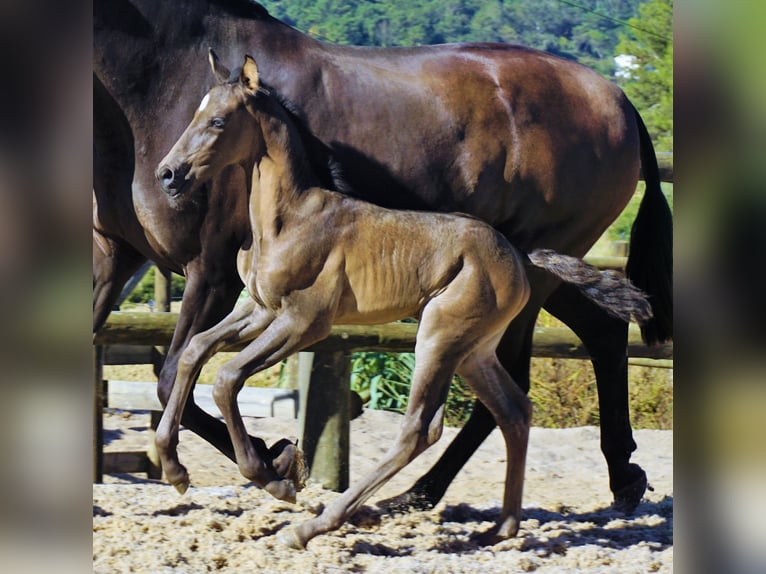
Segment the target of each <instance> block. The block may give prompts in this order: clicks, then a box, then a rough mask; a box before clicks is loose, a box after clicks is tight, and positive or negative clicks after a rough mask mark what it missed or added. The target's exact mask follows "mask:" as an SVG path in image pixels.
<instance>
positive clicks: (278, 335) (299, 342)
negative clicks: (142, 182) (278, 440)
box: [173, 305, 330, 502]
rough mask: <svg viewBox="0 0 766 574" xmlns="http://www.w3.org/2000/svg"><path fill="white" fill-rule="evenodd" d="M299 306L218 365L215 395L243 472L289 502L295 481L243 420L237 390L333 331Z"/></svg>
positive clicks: (274, 321)
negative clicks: (261, 449) (268, 456)
mask: <svg viewBox="0 0 766 574" xmlns="http://www.w3.org/2000/svg"><path fill="white" fill-rule="evenodd" d="M298 309H299V311H296V312H295V314H290V313H289V312H288V311H284V312H282V313H280V315H279V316H277V317H276V318H275V319H274V320H273V321H270V322H269V324H268V325H267V326H266V327H265V329H263V331H262V332H261V333H260V334H259V335H258V336H257V337H256V338H255V340H253V341H251V342H250V344H248V346H247V347H245V349H243V350H242V351H240V352H239V353H238V354H237V355H236V356H235V357H234V358H233V359H231V360H230V361H228V362H227V363H226V364H224V365H223V366H222V367H221V368H219V369H218V373H217V375H216V379H215V386H214V387H213V398H214V399H215V402H216V405H218V408H219V409H220V410H221V413H222V414H223V417H224V420H225V421H226V426H227V427H228V429H229V433H230V434H231V440H232V443H233V445H234V453H235V455H236V460H237V465H238V466H239V470H240V472H241V473H242V475H243V476H245V477H246V478H248V479H250V480H252V481H253V482H255V484H257V485H258V486H260V487H261V488H263V489H264V490H266V491H267V492H268V493H270V494H271V495H272V496H274V497H275V498H278V499H280V500H287V501H289V502H295V484H294V482H293V481H292V480H291V479H285V478H283V477H282V476H280V475H279V474H278V473H277V472H276V470H275V469H274V467H273V466H271V465H269V464H266V463H265V462H264V460H263V457H262V456H261V455H260V453H258V452H257V449H256V448H255V447H254V445H253V442H252V441H251V440H250V437H249V436H248V434H247V429H246V428H245V425H244V423H243V421H242V416H241V415H240V412H239V407H238V405H237V394H238V393H239V391H240V390H241V389H242V385H244V383H245V380H246V379H247V378H248V377H249V376H251V375H252V374H254V373H256V372H258V371H261V370H263V369H267V368H269V367H271V366H272V365H275V364H277V363H278V362H279V361H281V360H283V359H284V358H286V357H288V356H289V355H291V354H293V353H295V352H297V351H299V350H301V349H303V348H305V347H307V346H308V345H310V344H311V343H314V342H316V341H318V340H321V339H323V338H325V337H326V336H327V335H328V334H329V332H330V324H329V323H325V322H323V321H312V320H311V319H310V318H309V316H308V313H307V312H306V313H303V312H302V311H301V310H300V309H301V306H300V305H299V306H298ZM302 314H303V316H301V315H302ZM185 355H186V353H184V356H185ZM173 392H175V389H173ZM267 462H268V461H267Z"/></svg>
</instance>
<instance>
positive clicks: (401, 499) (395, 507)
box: [377, 488, 436, 512]
mask: <svg viewBox="0 0 766 574" xmlns="http://www.w3.org/2000/svg"><path fill="white" fill-rule="evenodd" d="M377 506H378V508H380V509H381V510H385V511H386V512H410V511H412V510H432V509H433V508H434V506H436V503H435V502H434V501H433V500H431V498H430V497H429V496H428V495H427V494H426V493H425V492H421V491H419V490H416V489H414V488H413V489H411V490H408V491H407V492H403V493H402V494H399V495H398V496H392V497H391V498H386V499H385V500H381V501H379V502H378V504H377Z"/></svg>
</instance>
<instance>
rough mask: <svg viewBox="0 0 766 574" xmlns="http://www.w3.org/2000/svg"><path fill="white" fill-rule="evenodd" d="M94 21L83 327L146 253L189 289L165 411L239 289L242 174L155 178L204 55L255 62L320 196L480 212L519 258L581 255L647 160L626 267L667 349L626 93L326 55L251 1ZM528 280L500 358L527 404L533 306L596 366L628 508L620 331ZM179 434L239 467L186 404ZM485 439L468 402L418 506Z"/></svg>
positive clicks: (506, 60) (666, 225)
mask: <svg viewBox="0 0 766 574" xmlns="http://www.w3.org/2000/svg"><path fill="white" fill-rule="evenodd" d="M94 20H95V34H94V39H95V53H94V192H95V203H97V206H98V209H97V210H95V209H94V328H98V326H100V324H102V323H103V320H104V319H105V318H106V316H107V314H108V312H109V309H110V308H111V305H112V303H113V301H114V300H115V299H116V297H117V296H118V294H119V291H120V289H121V287H122V284H123V283H124V282H125V280H126V279H127V277H128V276H129V275H130V274H131V273H132V272H133V271H134V270H135V269H136V268H137V267H138V266H140V264H141V263H142V261H143V260H144V259H145V258H150V259H153V260H154V261H156V262H158V263H159V264H160V265H162V266H165V267H167V268H170V269H172V270H174V271H177V272H182V273H184V274H185V275H186V277H187V288H186V291H185V294H184V305H183V309H182V312H181V316H180V317H179V323H178V326H177V329H176V332H175V334H174V337H173V341H172V343H171V346H170V348H169V351H168V356H167V359H166V363H165V365H164V367H163V371H162V373H161V375H160V382H159V386H158V390H159V395H160V398H161V400H162V401H163V403H164V402H166V401H167V399H168V397H169V395H170V392H171V388H172V384H173V380H174V378H175V373H176V368H177V361H178V357H179V356H180V352H181V351H182V350H183V349H184V348H185V347H186V345H187V344H188V342H189V340H190V338H191V336H193V335H194V334H195V333H197V332H199V331H201V330H203V329H205V328H207V327H210V326H211V325H213V324H215V323H216V322H217V321H219V320H220V319H221V318H222V317H223V316H225V314H226V313H227V312H228V311H229V310H230V309H231V308H232V306H233V305H234V301H235V300H236V297H237V295H238V293H239V291H240V290H241V286H242V283H241V281H240V280H239V277H238V276H237V273H236V266H235V257H236V253H237V249H238V248H239V247H240V245H241V244H242V241H243V240H244V237H245V235H246V233H247V230H248V223H247V209H246V203H245V190H246V187H245V179H244V175H243V173H242V171H241V170H240V169H238V168H232V169H230V170H228V171H227V172H224V173H222V174H220V175H219V176H218V177H217V178H215V179H214V180H213V181H211V183H210V185H209V188H210V189H209V190H208V192H207V193H206V194H198V195H197V196H195V197H175V196H174V193H175V190H174V188H173V185H172V180H171V181H170V182H166V183H168V185H167V186H166V188H167V192H168V194H167V195H165V194H162V193H161V192H158V189H157V184H156V181H155V180H154V175H153V172H154V167H155V166H156V165H157V162H158V161H159V159H160V158H161V157H162V155H163V154H164V153H165V152H166V151H167V150H168V149H169V148H170V147H171V145H172V142H173V141H174V140H175V139H176V138H177V137H178V135H179V134H180V133H181V131H182V130H183V127H184V125H185V123H186V121H187V119H188V117H190V116H191V114H192V112H193V111H194V109H195V108H196V106H197V105H198V103H199V99H200V98H201V96H202V94H203V93H205V91H206V90H207V89H208V88H209V87H210V83H209V80H208V77H209V76H208V74H207V70H206V69H205V68H204V63H203V62H204V53H205V50H206V49H207V47H208V46H210V45H214V46H217V47H220V48H221V49H222V50H223V56H224V57H234V56H235V55H236V56H237V57H239V55H240V54H241V53H242V52H248V53H250V54H253V55H254V56H255V57H256V58H257V59H259V60H260V61H262V62H263V64H262V68H261V74H262V77H263V78H264V80H265V81H266V82H267V83H268V84H270V85H271V86H273V87H274V88H275V89H277V90H278V91H279V92H280V93H281V94H282V96H283V97H284V98H286V99H287V100H289V101H290V102H291V109H292V110H293V111H294V112H295V113H296V115H297V117H298V118H299V119H300V120H301V122H302V123H303V124H304V125H305V127H306V128H307V131H310V132H311V134H313V135H312V137H311V139H310V141H307V146H308V150H307V151H308V154H309V158H310V159H311V163H312V168H313V169H314V170H315V172H316V173H317V174H318V177H319V179H320V181H321V183H322V184H323V185H325V186H326V187H331V188H335V189H339V190H340V191H342V192H344V193H350V194H352V195H358V196H360V197H364V198H366V199H369V200H371V201H374V202H376V203H380V204H381V205H387V206H390V207H409V208H418V209H432V210H438V211H453V210H459V211H463V212H467V213H471V214H473V215H476V216H478V217H481V218H482V219H484V220H486V221H487V222H488V223H491V224H492V225H494V226H495V227H496V228H497V229H499V230H501V231H502V233H503V234H504V235H505V236H506V237H508V238H509V239H510V240H511V241H512V242H513V243H514V244H515V245H518V246H519V247H521V248H523V249H525V250H531V249H533V248H535V247H548V248H554V249H557V250H559V251H562V252H565V253H569V254H572V255H577V256H581V255H583V254H584V253H585V252H586V251H587V249H588V248H589V247H590V246H591V245H592V244H593V242H594V241H595V240H596V238H597V237H598V236H599V235H600V234H601V232H602V231H603V230H604V229H605V228H606V227H607V225H608V224H609V223H610V222H611V221H612V220H613V219H614V218H615V217H616V215H617V214H618V213H619V211H620V209H621V208H622V206H624V205H625V203H626V202H627V201H628V199H629V197H630V196H631V195H632V194H633V192H634V189H635V184H636V179H637V176H638V171H639V156H642V157H643V168H644V172H645V177H646V179H647V182H648V186H647V193H646V195H645V199H644V201H643V204H642V209H641V212H640V216H639V218H638V220H637V223H636V228H635V229H634V233H633V239H632V241H633V247H632V249H631V263H630V265H629V269H628V272H629V274H630V275H631V276H632V277H633V278H634V280H635V282H636V283H637V284H638V285H639V286H640V287H641V288H643V289H644V290H645V291H647V292H648V293H649V295H650V296H651V297H652V303H653V305H654V307H655V317H656V318H657V322H656V323H654V324H653V326H652V325H650V330H649V340H650V341H651V340H658V339H660V340H661V339H664V338H667V337H669V336H670V327H669V321H670V288H669V285H670V249H671V248H670V241H671V230H670V218H669V210H668V208H667V205H666V204H665V203H664V198H662V195H661V193H660V191H659V185H658V178H657V173H656V162H655V161H654V159H653V153H652V152H651V143H650V142H649V141H648V138H647V136H646V133H645V131H644V130H643V127H642V124H641V122H640V118H638V115H637V114H636V113H635V111H634V110H633V108H632V106H631V105H630V103H629V102H628V101H627V100H626V99H625V97H624V96H623V95H622V93H621V92H620V91H619V90H618V89H617V88H615V87H614V86H612V85H611V84H609V83H608V82H606V81H605V80H603V79H602V78H600V77H599V76H598V75H596V74H595V73H593V72H592V71H589V70H587V69H585V68H583V67H581V66H578V65H577V64H574V63H572V62H566V61H563V60H560V59H557V58H555V57H553V56H550V55H546V54H542V53H540V52H535V51H532V50H527V49H524V48H520V47H514V46H506V45H498V44H493V45H484V44H482V45H446V46H433V47H422V48H411V49H369V48H355V47H341V46H335V45H332V44H326V43H322V42H318V41H315V40H313V39H311V38H309V37H308V36H306V35H304V34H301V33H299V32H298V31H296V30H293V29H291V28H289V27H287V26H285V25H283V24H282V23H280V22H278V21H276V20H274V19H273V18H271V17H270V16H268V15H267V14H265V11H263V10H262V9H261V8H260V7H259V6H258V5H257V4H255V3H251V2H246V1H245V0H230V1H220V2H207V1H205V0H191V1H189V2H183V3H180V2H149V1H142V0H131V1H128V0H112V1H110V2H105V1H102V2H97V3H96V5H95V6H94ZM337 176H341V178H339V177H337ZM340 179H342V180H343V183H342V184H341V182H340ZM232 190H239V193H235V192H234V191H232ZM222 214H226V217H225V218H221V215H222ZM637 256H640V257H639V258H637ZM529 280H530V283H531V284H532V287H533V290H532V297H531V299H530V301H529V303H528V304H527V306H526V308H525V309H524V311H523V312H522V313H521V314H520V315H519V317H517V319H516V320H515V321H514V322H513V324H512V325H511V327H510V329H509V330H508V333H507V335H506V337H505V338H504V340H503V341H501V344H500V347H499V349H498V354H499V356H500V359H501V362H502V363H503V365H504V366H505V367H506V369H507V370H509V372H511V374H512V375H513V377H514V379H515V380H516V381H517V383H518V384H519V385H520V386H521V387H522V388H523V389H525V390H526V389H528V387H529V379H528V377H529V374H528V367H529V356H530V352H531V339H532V332H533V326H534V320H535V318H536V316H537V313H538V310H539V308H540V306H541V305H543V303H545V304H546V306H547V308H548V309H549V310H551V311H552V312H553V313H554V314H556V315H557V316H559V317H560V318H561V319H563V320H564V321H565V322H566V323H567V324H569V325H570V326H571V327H572V328H573V329H574V330H575V331H576V332H577V334H578V335H579V336H580V337H581V338H582V339H583V341H584V342H585V344H586V346H587V347H588V349H589V351H590V353H591V356H592V357H593V359H594V367H595V370H596V377H597V382H598V391H599V401H600V405H601V428H602V450H603V451H604V454H605V456H606V459H607V463H608V467H609V473H610V480H611V488H612V490H613V491H614V492H615V498H616V500H617V501H618V502H620V503H622V504H625V505H626V508H629V507H631V506H634V505H635V503H637V502H638V500H639V499H640V496H641V494H642V493H643V488H644V487H645V483H646V479H645V476H644V474H643V471H641V469H640V468H638V467H637V466H636V465H631V464H630V463H629V460H630V454H631V452H632V451H633V450H634V449H635V443H634V442H633V439H632V436H631V429H630V423H629V420H628V405H627V397H628V394H627V357H626V353H625V349H626V340H627V324H626V323H624V322H623V321H621V320H618V319H615V318H613V317H611V316H609V315H607V314H605V313H603V312H602V311H600V310H598V309H597V308H596V307H595V306H594V305H592V304H591V303H590V302H588V301H587V300H586V299H585V298H583V297H582V296H581V295H580V294H579V292H578V291H577V290H576V289H573V288H571V287H569V286H566V285H564V286H561V287H559V288H557V285H558V282H557V281H556V280H555V279H553V278H551V277H549V276H546V275H544V274H541V273H536V272H532V273H530V277H529ZM183 422H184V424H185V425H186V426H187V427H189V428H190V429H192V430H194V432H196V433H197V434H199V435H200V436H203V437H204V438H205V439H206V440H208V441H210V442H211V443H212V444H214V445H215V446H216V447H217V448H219V449H220V450H221V451H222V452H224V453H225V454H227V455H228V456H229V457H231V458H233V456H234V452H233V449H232V445H231V442H230V440H229V437H228V434H227V432H226V429H225V427H224V426H223V425H222V424H220V423H219V422H218V421H216V420H215V419H214V418H212V417H210V416H208V415H206V414H205V413H204V412H203V411H202V410H201V409H198V408H197V407H196V406H195V405H193V403H192V402H190V403H189V405H188V406H187V409H186V410H185V412H184V419H183ZM493 427H494V421H493V419H492V417H491V416H490V415H489V413H488V411H486V409H484V408H483V406H482V405H481V404H477V407H476V411H475V416H472V418H471V421H470V422H469V423H468V424H467V426H466V428H465V431H464V432H462V433H461V434H460V435H459V439H458V440H457V441H456V442H455V443H454V444H455V446H454V448H450V449H449V450H448V451H447V453H446V454H445V456H444V457H443V458H442V459H441V461H440V463H439V464H438V465H437V466H436V467H435V468H434V470H433V471H432V472H431V473H429V475H427V476H426V477H424V479H423V480H422V481H420V483H419V484H418V485H417V487H416V489H415V490H416V491H417V493H418V496H419V497H420V498H421V499H422V503H423V504H424V505H429V504H433V503H434V502H435V501H436V500H438V499H439V497H440V496H441V494H442V493H443V491H444V489H446V487H447V485H448V484H449V482H450V480H451V478H452V476H454V474H455V473H456V472H457V470H458V469H459V468H460V467H461V466H462V464H463V463H464V462H465V460H467V458H468V457H469V456H470V454H471V453H472V452H473V451H474V450H475V448H476V447H477V446H478V444H480V443H481V441H482V440H483V438H484V437H485V436H486V435H487V434H488V433H489V432H490V430H491V429H492V428H493Z"/></svg>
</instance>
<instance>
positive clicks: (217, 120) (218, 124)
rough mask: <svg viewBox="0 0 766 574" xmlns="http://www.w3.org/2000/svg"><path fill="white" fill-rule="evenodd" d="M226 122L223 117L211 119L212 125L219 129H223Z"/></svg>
mask: <svg viewBox="0 0 766 574" xmlns="http://www.w3.org/2000/svg"><path fill="white" fill-rule="evenodd" d="M225 123H226V122H225V121H224V119H223V118H213V119H212V120H210V126H211V127H214V128H218V129H221V128H222V127H223V126H224V124H225Z"/></svg>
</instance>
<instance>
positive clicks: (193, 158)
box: [155, 50, 263, 197]
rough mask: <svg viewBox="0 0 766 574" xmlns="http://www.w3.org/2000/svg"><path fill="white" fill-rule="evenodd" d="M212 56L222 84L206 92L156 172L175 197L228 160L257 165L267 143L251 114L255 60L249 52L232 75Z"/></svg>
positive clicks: (212, 174) (255, 87)
mask: <svg viewBox="0 0 766 574" xmlns="http://www.w3.org/2000/svg"><path fill="white" fill-rule="evenodd" d="M209 60H210V66H211V68H212V69H213V73H214V74H215V76H216V78H217V79H218V85H216V86H215V87H213V88H212V89H211V90H210V91H209V92H208V93H207V94H205V97H204V98H202V102H201V103H200V105H199V108H198V109H197V111H196V112H195V113H194V117H193V118H192V121H191V123H190V124H189V125H188V126H187V128H186V130H184V133H183V134H181V137H180V138H179V139H178V141H177V142H176V143H175V145H174V146H173V148H172V149H171V150H170V151H169V152H168V154H167V155H166V156H165V157H164V158H163V160H162V161H161V162H160V165H159V167H158V168H157V171H156V172H155V174H156V176H157V179H158V180H159V182H160V185H161V186H162V189H163V190H164V191H165V192H166V193H167V194H168V195H170V196H171V197H179V196H181V195H184V194H190V193H192V192H194V191H196V190H197V189H199V188H200V186H202V185H204V184H205V183H207V182H208V181H210V180H211V179H212V178H214V177H216V176H217V175H218V174H219V173H221V171H222V170H223V169H224V168H225V167H227V166H229V165H234V164H240V165H243V166H247V165H252V161H253V157H255V156H257V155H258V154H259V153H260V152H261V149H260V148H262V145H263V144H262V141H263V140H262V137H260V136H259V128H258V126H257V125H256V123H255V122H253V118H252V115H251V112H252V106H253V104H254V102H255V96H256V95H257V93H258V91H259V87H258V67H257V65H256V63H255V60H253V59H252V58H251V57H250V56H245V63H244V65H243V66H242V70H241V72H240V73H239V74H238V75H233V76H231V75H230V72H229V70H228V69H227V68H226V67H225V66H223V65H222V64H221V63H220V62H219V61H218V57H217V56H216V54H215V52H213V50H210V56H209ZM230 76H231V77H230Z"/></svg>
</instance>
